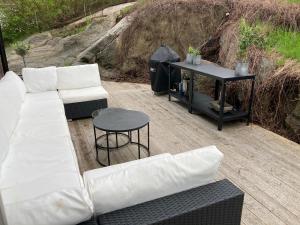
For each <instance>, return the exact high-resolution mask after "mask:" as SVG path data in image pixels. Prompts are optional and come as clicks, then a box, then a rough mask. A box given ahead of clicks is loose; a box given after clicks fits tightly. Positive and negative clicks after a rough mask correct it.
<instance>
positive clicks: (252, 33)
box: [239, 19, 266, 59]
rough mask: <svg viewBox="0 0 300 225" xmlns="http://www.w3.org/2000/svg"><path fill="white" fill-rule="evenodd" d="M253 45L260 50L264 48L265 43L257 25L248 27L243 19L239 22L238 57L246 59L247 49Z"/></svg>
mask: <svg viewBox="0 0 300 225" xmlns="http://www.w3.org/2000/svg"><path fill="white" fill-rule="evenodd" d="M252 45H255V46H256V47H258V48H260V49H264V48H265V47H266V41H265V38H264V35H263V32H262V29H261V26H259V25H250V24H249V23H247V22H246V20H245V19H241V21H240V43H239V57H240V58H241V59H245V58H246V54H247V49H248V48H249V47H251V46H252Z"/></svg>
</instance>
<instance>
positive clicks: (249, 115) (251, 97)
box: [247, 79, 255, 126]
mask: <svg viewBox="0 0 300 225" xmlns="http://www.w3.org/2000/svg"><path fill="white" fill-rule="evenodd" d="M254 84H255V79H253V80H252V84H251V94H250V99H249V107H248V119H247V126H248V125H249V123H250V121H251V114H252V105H253V98H254Z"/></svg>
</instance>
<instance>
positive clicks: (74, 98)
mask: <svg viewBox="0 0 300 225" xmlns="http://www.w3.org/2000/svg"><path fill="white" fill-rule="evenodd" d="M59 95H60V98H61V99H62V101H63V103H64V104H69V103H77V102H86V101H93V100H99V99H106V98H108V93H107V91H106V90H105V89H104V88H103V87H102V86H98V87H90V88H82V89H72V90H59Z"/></svg>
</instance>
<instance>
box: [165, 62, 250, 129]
mask: <svg viewBox="0 0 300 225" xmlns="http://www.w3.org/2000/svg"><path fill="white" fill-rule="evenodd" d="M171 67H176V68H179V69H183V70H187V71H190V72H191V77H190V81H189V95H188V97H186V96H182V95H181V94H180V93H179V92H178V91H173V90H172V89H171V88H172V87H171V82H169V101H171V97H174V98H176V99H178V100H179V101H181V102H183V103H185V104H187V105H188V109H189V112H190V113H192V112H193V110H195V111H197V112H199V113H203V114H205V115H207V116H209V117H211V118H212V119H215V120H217V121H218V130H222V127H223V122H227V121H233V120H239V119H243V118H245V119H247V125H249V122H250V119H251V111H252V103H253V97H254V96H253V95H254V84H255V75H252V74H249V75H246V76H245V75H237V74H236V73H235V71H234V70H231V69H227V68H223V67H221V66H218V65H216V64H214V63H211V62H207V61H203V62H202V63H201V64H200V65H192V64H187V63H185V62H174V63H169V81H170V80H171V73H170V71H171ZM196 74H197V75H201V76H206V77H209V78H212V79H214V80H215V96H214V99H213V98H211V97H210V96H208V95H205V94H202V93H200V92H197V91H194V77H195V75H196ZM239 80H252V85H251V96H250V99H249V103H248V110H247V111H246V112H244V111H236V110H232V111H229V112H226V113H225V112H224V104H225V92H226V83H227V82H229V81H239ZM220 87H221V99H220V111H219V112H216V111H215V110H213V109H212V108H211V106H210V102H211V101H213V100H218V99H219V92H220Z"/></svg>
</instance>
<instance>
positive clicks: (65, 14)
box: [0, 0, 128, 43]
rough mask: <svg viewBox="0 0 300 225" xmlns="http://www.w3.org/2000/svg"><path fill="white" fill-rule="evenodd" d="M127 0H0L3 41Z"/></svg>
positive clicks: (47, 28) (16, 38) (63, 23)
mask: <svg viewBox="0 0 300 225" xmlns="http://www.w3.org/2000/svg"><path fill="white" fill-rule="evenodd" d="M124 2H128V1H126V0H39V1H36V0H0V23H1V25H2V26H3V35H4V39H5V41H6V42H9V43H13V42H15V41H17V40H20V39H22V38H24V37H26V36H28V35H31V34H32V33H35V32H41V31H44V30H49V29H52V28H57V27H63V26H64V25H66V24H67V23H69V22H71V21H72V20H74V19H76V18H80V17H82V16H88V15H90V14H92V13H94V12H96V11H99V10H101V9H103V8H106V7H108V6H112V5H116V4H120V3H124Z"/></svg>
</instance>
